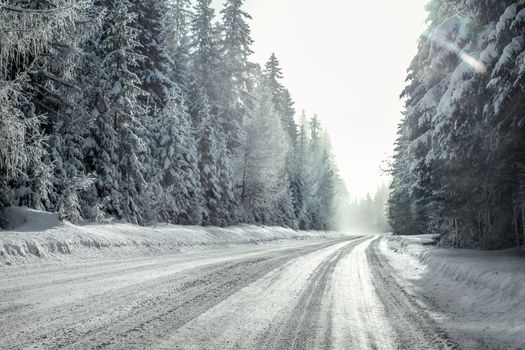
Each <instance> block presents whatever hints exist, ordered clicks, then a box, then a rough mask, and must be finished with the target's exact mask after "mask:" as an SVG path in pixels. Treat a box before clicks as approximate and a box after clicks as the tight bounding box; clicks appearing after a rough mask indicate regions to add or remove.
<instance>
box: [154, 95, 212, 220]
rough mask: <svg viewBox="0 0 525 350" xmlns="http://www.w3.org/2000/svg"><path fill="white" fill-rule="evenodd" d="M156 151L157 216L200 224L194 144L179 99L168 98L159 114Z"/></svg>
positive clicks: (200, 208)
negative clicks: (157, 174)
mask: <svg viewBox="0 0 525 350" xmlns="http://www.w3.org/2000/svg"><path fill="white" fill-rule="evenodd" d="M158 123H159V127H158V128H157V130H159V134H158V144H157V147H158V153H159V156H158V157H159V160H160V165H161V171H160V174H159V177H160V184H161V186H162V193H163V195H162V198H161V200H160V201H159V204H158V206H159V207H160V208H159V210H160V214H159V216H160V219H161V220H163V221H165V222H172V223H178V224H200V223H201V220H202V216H203V213H202V207H201V206H202V202H203V196H202V190H201V187H200V186H201V184H200V178H199V169H198V158H197V157H198V154H197V145H196V142H195V138H194V135H193V130H192V128H191V127H192V125H191V120H190V116H189V114H188V112H187V107H186V106H185V104H184V101H183V100H180V99H175V98H172V99H171V100H170V101H169V103H168V104H167V105H166V107H165V108H164V109H163V111H162V113H161V114H160V115H159V120H158Z"/></svg>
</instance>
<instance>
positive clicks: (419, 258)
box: [382, 235, 525, 349]
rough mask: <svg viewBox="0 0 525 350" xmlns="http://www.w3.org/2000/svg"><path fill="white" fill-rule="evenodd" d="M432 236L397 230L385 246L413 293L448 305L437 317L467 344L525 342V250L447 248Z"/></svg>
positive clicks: (501, 346)
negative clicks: (396, 234)
mask: <svg viewBox="0 0 525 350" xmlns="http://www.w3.org/2000/svg"><path fill="white" fill-rule="evenodd" d="M432 241H433V239H432V236H430V235H422V236H413V237H408V236H405V237H403V236H392V237H388V239H387V240H386V242H385V241H384V242H383V243H382V244H383V245H382V251H383V253H385V256H386V257H387V258H388V260H389V262H390V264H391V265H392V266H393V267H394V268H395V269H396V271H397V272H398V273H399V274H400V275H401V276H402V277H403V278H404V279H406V280H408V281H410V283H411V284H412V288H413V292H414V293H416V294H419V295H422V296H424V298H425V299H426V300H427V301H428V302H429V303H432V304H434V305H437V306H438V307H440V308H441V309H442V310H443V314H441V315H438V316H437V317H438V319H440V320H441V322H442V323H443V325H444V326H445V327H447V328H448V329H449V330H450V333H451V335H454V338H456V339H459V340H460V341H462V342H463V344H462V345H463V347H465V348H470V349H475V348H489V349H506V348H525V338H524V337H523V334H525V254H524V252H522V251H521V250H519V249H510V250H503V251H491V252H487V251H475V250H464V249H463V250H458V249H443V248H436V247H434V246H431V245H428V244H429V243H431V242H432ZM474 339H482V340H483V344H479V343H477V342H476V341H475V340H474Z"/></svg>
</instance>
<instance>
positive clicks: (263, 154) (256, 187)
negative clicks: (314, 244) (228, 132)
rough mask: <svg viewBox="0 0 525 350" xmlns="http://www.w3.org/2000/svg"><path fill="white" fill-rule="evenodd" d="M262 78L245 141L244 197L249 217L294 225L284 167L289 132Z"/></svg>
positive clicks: (242, 195)
mask: <svg viewBox="0 0 525 350" xmlns="http://www.w3.org/2000/svg"><path fill="white" fill-rule="evenodd" d="M261 79H262V81H261V82H260V83H259V86H258V87H257V93H256V98H257V104H256V106H255V108H254V110H253V114H252V115H251V116H250V118H249V122H248V125H247V130H246V140H245V141H244V142H243V145H244V149H243V162H244V166H243V179H242V186H241V188H242V192H241V200H242V203H243V208H244V211H245V216H246V219H247V220H248V221H250V222H257V223H262V224H274V225H287V226H292V227H294V226H295V223H294V221H295V220H294V219H295V218H294V213H293V208H292V203H291V197H290V196H289V193H288V191H287V190H288V179H287V177H286V171H285V164H286V154H287V152H288V144H287V142H286V134H285V131H284V129H283V127H282V124H281V120H280V118H279V116H278V115H277V114H276V113H275V111H274V109H273V102H272V95H271V90H270V86H269V85H268V81H267V80H266V78H264V77H262V78H261ZM287 200H288V201H287Z"/></svg>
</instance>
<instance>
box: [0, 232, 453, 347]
mask: <svg viewBox="0 0 525 350" xmlns="http://www.w3.org/2000/svg"><path fill="white" fill-rule="evenodd" d="M378 241H379V238H378V237H373V236H359V237H358V236H353V237H349V238H346V239H333V240H307V241H295V242H287V243H282V244H269V245H264V246H259V247H255V248H246V247H244V248H231V249H223V250H214V251H209V252H200V253H188V254H179V255H173V256H162V257H155V258H151V257H148V258H138V259H127V260H121V261H113V262H104V263H97V264H95V263H79V264H76V265H75V264H72V265H69V266H67V267H65V266H53V265H49V266H42V267H34V268H31V269H28V268H12V269H6V270H4V271H2V272H0V273H2V281H3V282H4V283H2V284H0V349H30V348H38V349H144V348H151V349H454V348H457V345H456V344H455V343H454V342H453V341H451V340H450V339H448V336H447V334H446V333H445V332H444V331H443V330H441V329H439V328H438V327H437V325H436V324H435V322H434V321H433V320H432V318H431V317H430V316H429V315H428V313H427V312H426V311H425V310H424V309H423V308H422V307H421V306H419V305H418V303H417V301H416V300H415V299H414V298H413V297H411V296H410V295H409V294H408V293H407V292H406V291H405V290H404V289H403V288H402V287H401V286H400V285H399V284H397V282H396V280H395V278H394V277H393V275H392V273H393V272H392V270H391V269H390V267H389V266H388V265H387V264H386V263H385V262H384V260H383V259H382V258H381V254H380V252H379V250H378Z"/></svg>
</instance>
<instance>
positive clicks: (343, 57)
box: [216, 0, 427, 196]
mask: <svg viewBox="0 0 525 350" xmlns="http://www.w3.org/2000/svg"><path fill="white" fill-rule="evenodd" d="M426 2H427V1H426V0H403V1H392V0H375V1H367V0H361V1H354V0H323V1H313V0H247V2H246V5H245V9H246V10H247V11H248V12H249V13H250V14H251V15H252V16H253V20H252V21H251V22H250V25H251V28H252V37H253V39H254V40H255V44H254V46H253V48H254V51H255V54H254V56H253V60H254V61H255V62H258V63H261V64H263V63H264V62H265V61H266V60H267V59H268V57H269V56H270V54H271V53H272V52H275V53H276V55H277V57H278V58H279V60H280V62H281V65H282V67H283V72H284V75H285V81H284V83H285V85H286V86H287V87H288V88H289V89H290V92H291V94H292V97H293V98H294V100H295V102H296V106H295V107H296V109H297V111H298V112H300V111H301V110H302V109H305V110H306V112H307V114H308V115H312V114H314V113H317V114H318V115H319V117H320V118H321V120H322V122H323V124H324V125H325V126H326V127H327V128H328V131H329V133H330V135H331V137H332V143H333V146H334V151H335V154H336V157H337V161H338V165H339V169H340V171H341V175H342V176H343V178H344V180H345V181H346V184H347V187H348V189H349V191H350V193H351V194H352V195H353V196H363V195H364V194H366V193H367V192H373V191H374V190H375V189H376V187H377V186H378V185H380V184H381V183H382V182H384V181H385V180H386V178H385V177H382V176H381V172H380V166H381V163H382V161H383V160H385V159H387V158H388V157H389V156H390V155H391V154H392V152H393V143H394V140H395V135H396V130H397V124H398V122H399V120H400V118H401V109H402V103H401V101H400V100H399V94H400V93H401V91H402V89H403V87H404V84H405V83H404V80H405V77H406V69H407V67H408V65H409V63H410V60H411V59H412V57H413V56H414V54H415V52H416V47H417V39H418V37H419V35H420V33H421V32H422V30H423V25H424V20H425V17H426V13H425V11H424V5H425V3H426ZM220 3H221V0H216V4H217V5H219V4H220Z"/></svg>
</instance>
